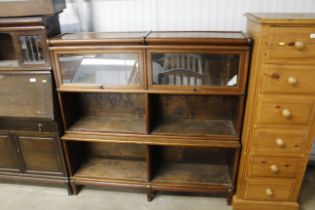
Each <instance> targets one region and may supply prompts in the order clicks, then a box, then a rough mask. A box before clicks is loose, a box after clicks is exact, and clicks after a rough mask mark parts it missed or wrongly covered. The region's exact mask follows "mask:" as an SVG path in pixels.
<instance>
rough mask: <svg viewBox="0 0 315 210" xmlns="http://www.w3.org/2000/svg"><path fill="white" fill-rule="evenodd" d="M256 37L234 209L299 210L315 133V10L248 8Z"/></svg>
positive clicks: (252, 30) (248, 25)
mask: <svg viewBox="0 0 315 210" xmlns="http://www.w3.org/2000/svg"><path fill="white" fill-rule="evenodd" d="M246 16H247V18H248V24H247V32H248V34H249V35H250V36H251V37H252V38H253V40H254V49H253V55H252V64H251V75H250V80H249V87H248V88H249V89H248V98H247V105H246V113H245V121H244V127H243V134H242V144H243V151H242V157H241V165H240V170H239V176H238V186H237V192H236V195H235V196H234V199H233V209H234V210H252V209H256V210H271V209H277V210H297V209H299V204H298V198H299V192H300V188H301V184H302V181H303V177H304V172H305V168H306V166H307V162H308V158H309V154H310V152H311V145H312V140H313V138H314V134H315V123H314V122H315V116H314V115H315V83H314V78H315V15H314V14H312V15H311V14H247V15H246Z"/></svg>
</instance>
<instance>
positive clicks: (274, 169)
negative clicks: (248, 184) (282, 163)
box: [270, 165, 279, 173]
mask: <svg viewBox="0 0 315 210" xmlns="http://www.w3.org/2000/svg"><path fill="white" fill-rule="evenodd" d="M270 170H271V171H272V172H273V173H277V172H279V168H278V166H277V165H271V166H270Z"/></svg>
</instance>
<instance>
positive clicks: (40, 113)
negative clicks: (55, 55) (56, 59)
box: [0, 72, 54, 119]
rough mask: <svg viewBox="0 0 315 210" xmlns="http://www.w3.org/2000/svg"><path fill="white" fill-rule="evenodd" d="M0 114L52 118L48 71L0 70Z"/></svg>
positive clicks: (50, 85) (50, 83)
mask: <svg viewBox="0 0 315 210" xmlns="http://www.w3.org/2000/svg"><path fill="white" fill-rule="evenodd" d="M0 98H1V100H0V116H1V117H30V118H47V119H53V118H54V113H53V99H52V81H51V73H50V72H18V73H12V72H5V73H2V72H0Z"/></svg>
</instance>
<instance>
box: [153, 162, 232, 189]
mask: <svg viewBox="0 0 315 210" xmlns="http://www.w3.org/2000/svg"><path fill="white" fill-rule="evenodd" d="M153 183H174V184H176V183H178V184H181V185H203V186H204V185H224V186H232V183H231V178H230V175H229V168H228V166H227V165H224V164H206V163H176V162H163V163H161V164H160V166H159V167H158V169H157V171H156V175H155V177H154V178H153Z"/></svg>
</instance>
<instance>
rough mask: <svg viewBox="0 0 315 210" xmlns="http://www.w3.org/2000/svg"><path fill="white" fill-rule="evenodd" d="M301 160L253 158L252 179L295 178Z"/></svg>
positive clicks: (251, 165)
mask: <svg viewBox="0 0 315 210" xmlns="http://www.w3.org/2000/svg"><path fill="white" fill-rule="evenodd" d="M299 161H301V159H300V158H282V157H267V156H255V155H254V156H251V160H250V169H249V172H248V175H249V176H250V177H292V178H293V177H295V176H296V175H297V173H298V167H299Z"/></svg>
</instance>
